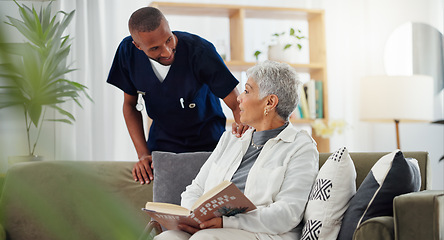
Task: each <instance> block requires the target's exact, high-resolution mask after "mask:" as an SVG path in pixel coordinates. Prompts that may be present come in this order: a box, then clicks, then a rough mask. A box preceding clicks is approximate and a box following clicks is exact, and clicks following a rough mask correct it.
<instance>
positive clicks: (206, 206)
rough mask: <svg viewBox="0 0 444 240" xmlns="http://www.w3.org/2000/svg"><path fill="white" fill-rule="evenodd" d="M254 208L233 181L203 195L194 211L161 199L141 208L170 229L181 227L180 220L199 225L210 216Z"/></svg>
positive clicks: (232, 214)
mask: <svg viewBox="0 0 444 240" xmlns="http://www.w3.org/2000/svg"><path fill="white" fill-rule="evenodd" d="M254 209H256V206H254V204H253V203H252V202H251V201H250V200H249V199H248V198H247V197H246V196H245V195H244V194H243V193H242V192H241V191H240V190H239V188H237V187H236V185H235V184H233V183H231V182H230V181H224V182H222V183H221V184H219V185H218V186H216V187H214V188H213V189H211V190H210V191H208V192H207V193H205V194H203V195H202V196H201V197H200V198H199V199H198V200H197V201H196V203H194V205H193V207H192V208H191V210H190V209H186V208H184V207H181V206H179V205H175V204H170V203H158V202H147V203H146V205H145V208H142V210H144V211H146V212H147V213H148V215H150V217H151V218H152V219H154V220H156V221H157V222H158V223H159V224H160V225H162V226H163V227H164V228H166V229H168V230H178V229H179V228H178V225H179V224H181V223H184V224H188V225H190V226H193V227H196V228H198V226H199V224H201V223H202V222H205V221H207V220H209V219H211V218H214V217H221V216H234V215H236V214H238V213H244V212H248V211H251V210H254Z"/></svg>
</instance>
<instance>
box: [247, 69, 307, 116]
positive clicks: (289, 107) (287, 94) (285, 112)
mask: <svg viewBox="0 0 444 240" xmlns="http://www.w3.org/2000/svg"><path fill="white" fill-rule="evenodd" d="M247 76H248V77H249V78H250V77H251V78H252V79H253V80H254V81H255V82H256V83H257V85H258V86H259V98H261V99H262V98H264V97H266V96H268V95H271V94H274V95H276V96H277V97H278V99H279V102H278V104H277V106H276V112H277V114H278V115H279V116H280V117H281V118H282V119H284V120H288V119H289V117H290V115H291V113H292V112H293V111H294V110H295V109H296V106H297V105H298V103H299V86H300V85H301V81H299V77H298V74H297V73H296V70H295V69H294V68H292V67H291V66H289V65H288V64H286V63H278V62H274V61H265V62H262V63H259V64H257V65H255V66H254V67H251V68H249V69H248V70H247Z"/></svg>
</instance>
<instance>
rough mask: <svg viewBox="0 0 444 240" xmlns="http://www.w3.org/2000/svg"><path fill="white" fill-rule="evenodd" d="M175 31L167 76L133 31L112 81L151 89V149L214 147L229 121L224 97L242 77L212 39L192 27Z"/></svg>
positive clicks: (131, 90) (133, 91)
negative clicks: (136, 40)
mask: <svg viewBox="0 0 444 240" xmlns="http://www.w3.org/2000/svg"><path fill="white" fill-rule="evenodd" d="M173 33H174V35H176V36H177V39H178V42H177V47H176V54H175V60H174V62H173V64H172V65H171V68H170V70H169V72H168V74H167V76H166V78H165V80H164V81H163V82H160V81H159V79H158V78H157V77H156V75H155V73H154V71H153V69H152V67H151V63H150V61H149V59H148V57H147V56H146V54H145V53H144V52H143V51H141V50H139V49H137V48H136V47H135V46H134V44H133V43H132V41H133V40H132V38H131V36H128V37H126V38H125V39H123V40H122V42H121V43H120V45H119V47H118V49H117V52H116V55H115V57H114V62H113V64H112V66H111V70H110V72H109V76H108V80H107V82H108V83H110V84H112V85H114V86H116V87H118V88H120V89H121V90H123V91H124V92H125V93H127V94H130V95H137V94H138V92H143V93H144V94H145V95H143V98H144V100H145V106H146V107H145V109H146V111H147V114H148V116H149V117H150V118H151V119H152V120H153V122H152V125H151V127H150V132H149V138H148V141H147V145H148V149H150V151H168V152H176V153H179V152H194V151H212V150H214V148H215V146H216V144H217V142H218V141H219V138H220V136H221V135H222V133H223V132H224V131H225V124H226V118H225V115H224V114H223V112H222V107H221V104H220V100H219V98H225V97H226V96H227V95H228V94H229V93H230V92H231V91H232V90H233V89H234V88H235V87H236V85H237V84H238V81H237V80H236V78H235V77H234V76H233V75H232V74H231V72H230V71H229V70H228V68H227V67H226V66H225V64H224V62H223V60H222V58H221V57H220V56H219V54H218V53H217V52H216V49H215V48H214V46H213V45H212V44H211V43H210V42H208V41H206V40H205V39H203V38H201V37H199V36H196V35H193V34H189V33H186V32H178V31H174V32H173Z"/></svg>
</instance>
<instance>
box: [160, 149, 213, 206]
mask: <svg viewBox="0 0 444 240" xmlns="http://www.w3.org/2000/svg"><path fill="white" fill-rule="evenodd" d="M210 155H211V152H191V153H171V152H161V151H154V152H152V156H153V166H154V182H153V201H154V202H165V203H173V204H178V205H180V195H181V194H182V192H183V191H185V188H186V187H187V186H188V185H190V184H191V182H192V181H193V179H194V178H195V177H196V175H197V173H198V172H199V170H200V168H201V167H202V165H203V164H204V163H205V161H206V160H207V159H208V157H209V156H210Z"/></svg>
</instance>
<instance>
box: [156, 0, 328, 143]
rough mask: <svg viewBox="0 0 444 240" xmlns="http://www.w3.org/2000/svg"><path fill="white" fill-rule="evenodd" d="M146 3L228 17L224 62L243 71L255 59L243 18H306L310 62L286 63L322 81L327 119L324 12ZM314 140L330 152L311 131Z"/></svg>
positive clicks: (169, 12)
mask: <svg viewBox="0 0 444 240" xmlns="http://www.w3.org/2000/svg"><path fill="white" fill-rule="evenodd" d="M150 6H153V7H156V8H159V9H160V10H161V11H162V12H163V13H164V14H165V15H166V16H168V15H183V16H210V17H211V16H213V17H226V18H228V19H229V25H230V26H229V29H230V54H231V59H230V61H227V62H226V65H227V66H228V68H229V69H230V70H231V71H245V70H247V69H248V68H250V67H252V66H254V65H255V64H256V63H255V62H246V61H245V56H244V54H245V51H244V46H245V45H244V44H245V40H244V24H245V19H248V18H261V19H283V20H292V19H295V20H301V19H302V20H306V21H307V22H308V41H309V46H310V49H309V55H310V63H308V64H290V65H291V66H292V67H294V68H295V69H296V70H297V71H299V72H306V73H309V74H310V77H311V78H312V79H316V80H320V81H323V99H324V103H323V105H324V116H325V117H324V119H323V120H324V121H326V122H327V121H328V116H329V114H328V95H327V92H328V86H327V71H326V49H325V45H326V44H325V25H324V11H323V10H315V9H301V8H282V7H258V6H242V5H224V4H201V3H174V2H152V3H151V4H150ZM312 121H313V120H308V119H297V120H292V123H293V124H309V123H311V122H312ZM313 138H314V139H315V140H316V142H317V143H318V150H319V152H329V151H330V141H329V140H328V139H324V138H321V137H318V136H316V135H315V134H313Z"/></svg>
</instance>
